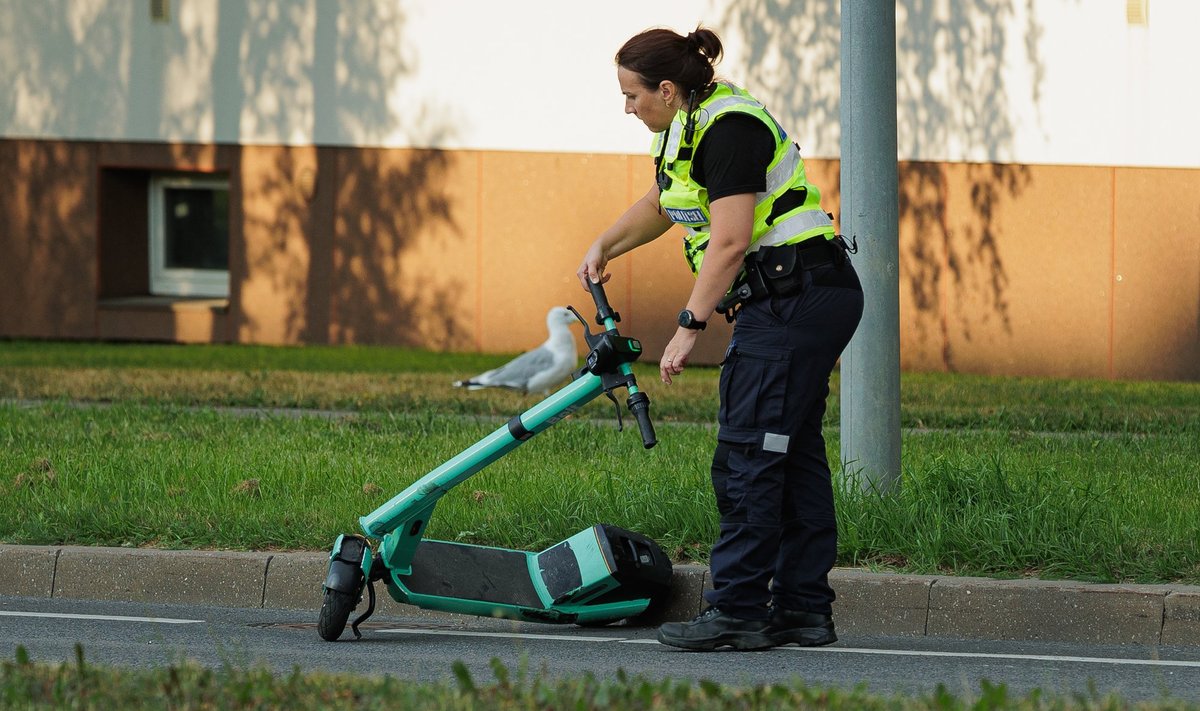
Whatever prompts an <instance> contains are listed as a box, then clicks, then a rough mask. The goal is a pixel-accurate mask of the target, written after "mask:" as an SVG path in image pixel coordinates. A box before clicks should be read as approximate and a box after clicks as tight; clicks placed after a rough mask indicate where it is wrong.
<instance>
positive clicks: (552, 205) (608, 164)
mask: <svg viewBox="0 0 1200 711" xmlns="http://www.w3.org/2000/svg"><path fill="white" fill-rule="evenodd" d="M626 161H627V159H626V157H625V156H615V155H588V154H583V155H555V154H538V153H510V152H489V153H485V154H484V155H483V158H482V166H481V172H480V174H481V183H480V206H481V207H480V210H481V213H482V217H481V218H480V239H481V243H480V245H481V246H480V251H479V253H480V270H479V289H480V293H481V294H482V295H483V296H482V299H481V303H480V308H479V317H480V319H481V321H482V328H481V338H480V344H479V345H480V348H481V349H482V350H484V351H491V352H513V351H519V350H525V349H527V348H529V347H530V346H536V345H538V344H540V343H541V342H542V341H544V340H545V339H546V312H547V311H548V310H549V309H550V307H552V306H565V305H568V304H570V305H573V306H575V307H576V308H577V309H578V310H579V311H580V313H582V314H583V315H584V317H585V318H588V319H591V318H592V317H593V316H594V315H595V308H594V307H593V306H592V305H591V304H592V301H591V297H590V296H589V295H588V294H587V292H585V291H583V289H582V287H581V286H580V285H579V281H578V280H577V279H576V277H575V271H576V269H578V268H579V264H580V262H581V261H582V260H583V256H584V253H585V252H586V251H587V248H588V247H589V246H590V245H591V243H592V241H593V240H594V239H595V238H596V235H597V234H598V233H599V231H600V230H602V229H604V228H605V227H607V226H608V225H609V224H610V223H611V222H612V221H613V220H615V219H616V218H617V217H618V216H620V215H621V213H622V212H624V210H625V208H626V207H628V204H627V203H628V195H629V191H628V185H627V176H628V171H627V165H626ZM610 271H611V273H612V275H613V278H612V280H611V281H610V282H609V285H608V286H607V287H606V291H611V292H612V294H613V300H614V301H615V302H616V303H615V304H614V306H615V307H616V308H617V310H618V311H620V310H621V299H620V298H619V297H620V295H622V294H624V293H627V287H626V280H627V279H628V278H629V277H628V260H617V261H615V262H614V263H613V264H612V268H611V269H610ZM576 340H577V342H578V343H579V344H580V349H581V352H582V344H583V339H582V338H579V337H578V331H577V339H576Z"/></svg>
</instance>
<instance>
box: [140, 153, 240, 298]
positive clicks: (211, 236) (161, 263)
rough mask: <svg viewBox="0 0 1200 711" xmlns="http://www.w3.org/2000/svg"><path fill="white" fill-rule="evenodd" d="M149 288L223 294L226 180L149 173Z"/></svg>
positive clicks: (173, 292) (171, 293)
mask: <svg viewBox="0 0 1200 711" xmlns="http://www.w3.org/2000/svg"><path fill="white" fill-rule="evenodd" d="M149 207H150V225H149V228H150V229H149V236H150V293H151V294H154V295H159V296H196V297H219V298H226V297H228V296H229V181H228V179H225V178H219V177H213V176H185V175H177V174H176V175H157V176H154V177H152V178H151V179H150V195H149Z"/></svg>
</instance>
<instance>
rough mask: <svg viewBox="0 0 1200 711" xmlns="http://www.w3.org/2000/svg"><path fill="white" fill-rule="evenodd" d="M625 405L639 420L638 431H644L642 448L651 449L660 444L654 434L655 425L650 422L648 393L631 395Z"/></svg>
mask: <svg viewBox="0 0 1200 711" xmlns="http://www.w3.org/2000/svg"><path fill="white" fill-rule="evenodd" d="M625 405H626V406H627V407H628V408H629V411H630V412H632V413H633V416H634V417H635V418H637V423H638V429H639V430H641V431H642V446H643V447H645V448H646V449H650V448H651V447H653V446H654V445H656V444H658V438H657V437H656V436H655V434H654V423H652V422H651V421H650V398H649V397H648V396H647V395H646V393H644V392H640V391H639V392H636V393H634V394H632V395H630V396H629V399H628V400H626V401H625Z"/></svg>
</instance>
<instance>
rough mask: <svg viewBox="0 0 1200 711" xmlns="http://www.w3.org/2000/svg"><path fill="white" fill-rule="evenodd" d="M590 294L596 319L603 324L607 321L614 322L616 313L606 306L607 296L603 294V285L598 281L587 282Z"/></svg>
mask: <svg viewBox="0 0 1200 711" xmlns="http://www.w3.org/2000/svg"><path fill="white" fill-rule="evenodd" d="M588 288H589V289H590V290H591V292H592V301H595V302H596V319H597V320H598V321H599V322H600V323H601V324H603V323H604V322H605V320H607V319H610V318H611V319H614V320H616V312H615V311H613V310H612V307H611V306H609V305H608V295H607V294H605V293H604V285H603V284H601V283H600V282H598V281H588Z"/></svg>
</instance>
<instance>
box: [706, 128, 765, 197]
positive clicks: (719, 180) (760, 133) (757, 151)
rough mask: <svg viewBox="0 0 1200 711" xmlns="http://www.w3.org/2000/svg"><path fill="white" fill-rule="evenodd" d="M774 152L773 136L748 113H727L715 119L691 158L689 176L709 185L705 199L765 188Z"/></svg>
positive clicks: (758, 190)
mask: <svg viewBox="0 0 1200 711" xmlns="http://www.w3.org/2000/svg"><path fill="white" fill-rule="evenodd" d="M774 156H775V136H774V134H773V133H772V132H771V129H770V128H768V127H767V125H766V124H765V123H763V122H762V121H760V120H759V119H757V118H755V117H754V116H750V115H749V114H738V113H733V114H726V115H725V116H722V117H721V118H720V119H718V120H717V122H716V123H714V124H713V125H712V126H711V127H710V128H709V129H708V131H706V132H705V134H704V138H703V139H702V140H701V141H700V145H699V146H697V147H696V158H695V160H694V161H693V162H692V179H693V180H695V181H696V182H697V183H699V184H700V185H703V186H704V187H705V188H707V189H708V200H709V202H712V201H713V200H717V199H719V198H723V197H728V196H730V195H741V194H744V193H761V192H763V191H764V190H766V189H767V166H769V165H770V164H771V159H772V158H773V157H774Z"/></svg>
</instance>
